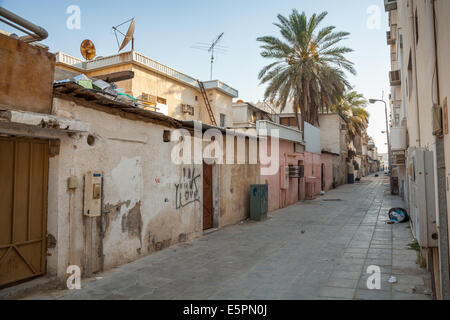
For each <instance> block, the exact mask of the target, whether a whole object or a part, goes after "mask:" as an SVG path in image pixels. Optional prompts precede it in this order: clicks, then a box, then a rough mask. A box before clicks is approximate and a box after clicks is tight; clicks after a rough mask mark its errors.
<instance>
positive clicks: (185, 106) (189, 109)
mask: <svg viewBox="0 0 450 320" xmlns="http://www.w3.org/2000/svg"><path fill="white" fill-rule="evenodd" d="M181 112H183V113H188V114H190V115H191V116H193V115H194V107H193V106H190V105H188V104H182V105H181Z"/></svg>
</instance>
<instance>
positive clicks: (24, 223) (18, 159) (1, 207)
mask: <svg viewBox="0 0 450 320" xmlns="http://www.w3.org/2000/svg"><path fill="white" fill-rule="evenodd" d="M47 184H48V141H44V140H37V139H25V138H6V137H0V287H1V286H5V285H8V284H12V283H14V282H17V281H21V280H25V279H29V278H33V277H36V276H39V275H43V274H44V273H45V263H46V260H45V252H46V241H45V240H46V225H47Z"/></svg>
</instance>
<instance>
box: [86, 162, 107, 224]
mask: <svg viewBox="0 0 450 320" xmlns="http://www.w3.org/2000/svg"><path fill="white" fill-rule="evenodd" d="M102 178H103V175H102V174H101V173H100V172H91V171H89V172H88V173H86V175H85V176H84V215H85V216H88V217H99V216H100V215H101V209H102V208H101V206H102Z"/></svg>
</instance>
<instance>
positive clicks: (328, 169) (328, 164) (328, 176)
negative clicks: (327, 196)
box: [321, 153, 333, 191]
mask: <svg viewBox="0 0 450 320" xmlns="http://www.w3.org/2000/svg"><path fill="white" fill-rule="evenodd" d="M321 160H322V163H323V164H324V167H325V172H324V178H325V190H324V191H329V190H331V188H332V187H333V155H332V154H329V153H322V154H321Z"/></svg>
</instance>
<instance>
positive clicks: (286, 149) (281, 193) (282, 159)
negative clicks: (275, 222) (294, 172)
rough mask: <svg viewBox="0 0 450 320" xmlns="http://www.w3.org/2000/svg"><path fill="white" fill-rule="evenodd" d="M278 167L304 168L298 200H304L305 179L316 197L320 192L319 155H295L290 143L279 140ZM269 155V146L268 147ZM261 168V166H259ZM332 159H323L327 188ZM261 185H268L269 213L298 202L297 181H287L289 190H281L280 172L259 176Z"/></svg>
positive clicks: (308, 153)
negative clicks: (312, 186) (312, 188)
mask: <svg viewBox="0 0 450 320" xmlns="http://www.w3.org/2000/svg"><path fill="white" fill-rule="evenodd" d="M279 148H280V149H279V150H280V151H279V167H282V166H288V165H295V166H297V165H299V161H301V163H300V164H302V165H304V166H305V178H303V179H301V180H300V200H304V199H305V179H308V180H312V181H314V193H315V195H318V194H319V193H320V191H321V166H322V158H321V155H320V154H316V153H310V152H304V153H295V152H294V143H293V142H292V141H286V140H280V142H279ZM268 150H269V154H270V152H271V144H270V140H269V145H268ZM261 167H263V166H261ZM332 168H333V166H332V158H331V157H328V156H326V157H325V181H326V185H327V186H328V188H330V187H331V184H332V182H333V170H332ZM261 183H267V184H268V185H269V212H270V211H274V210H277V209H280V208H285V207H287V206H289V205H291V204H294V203H297V202H298V201H299V199H298V197H299V195H298V185H299V183H298V179H297V178H294V179H289V188H288V189H287V190H284V189H281V188H280V187H281V170H278V172H277V173H276V174H274V175H261Z"/></svg>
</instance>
